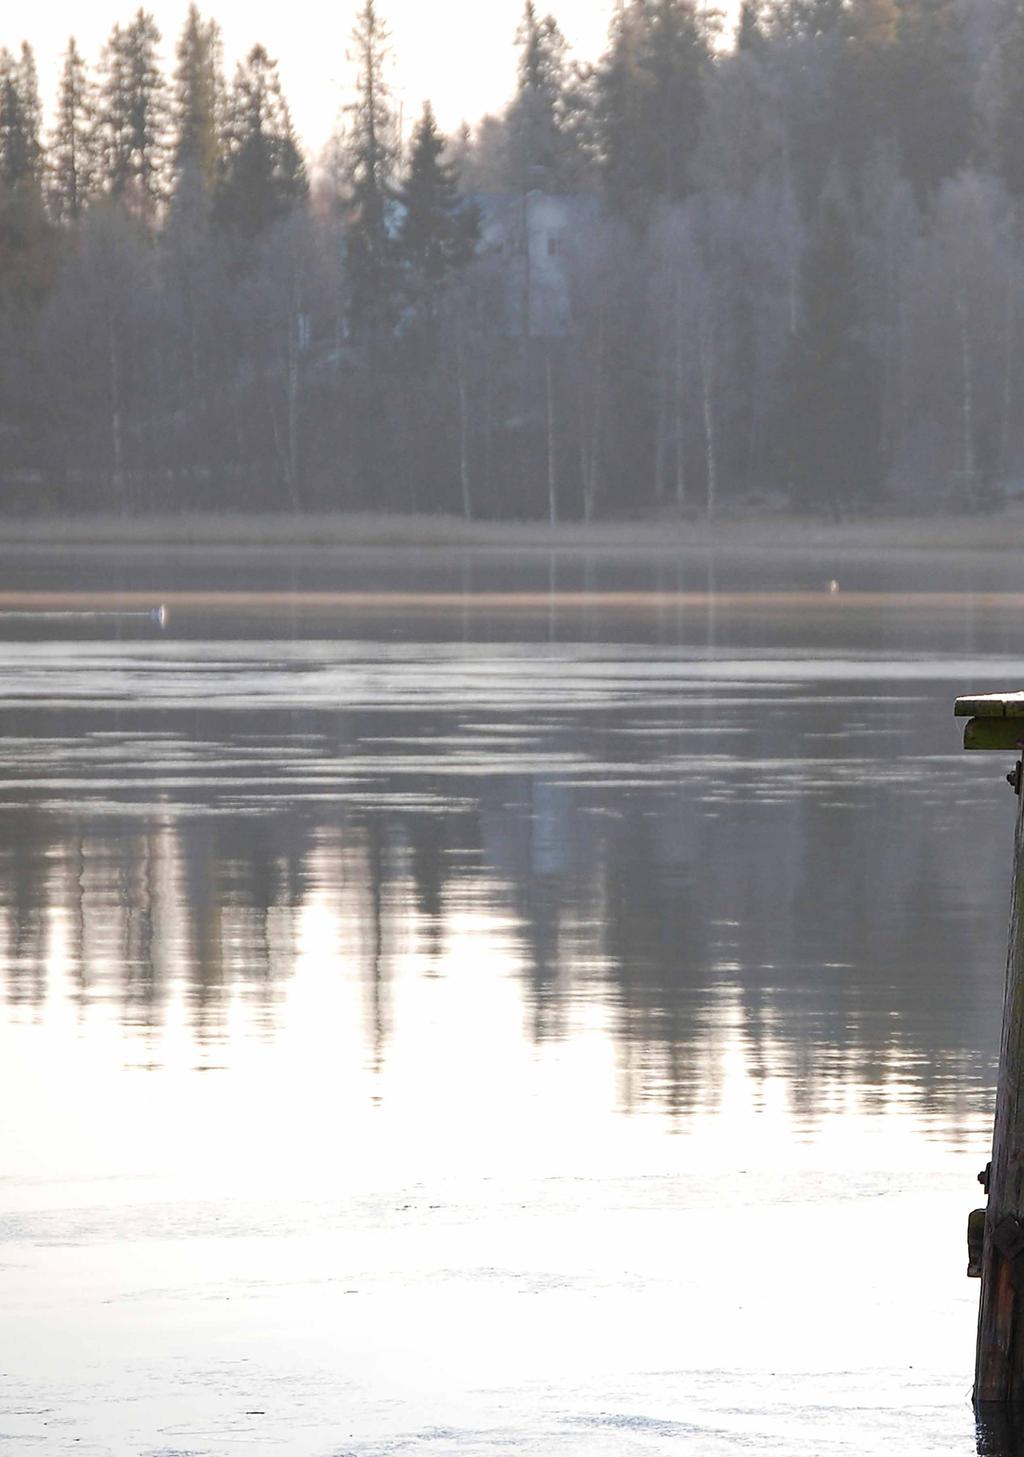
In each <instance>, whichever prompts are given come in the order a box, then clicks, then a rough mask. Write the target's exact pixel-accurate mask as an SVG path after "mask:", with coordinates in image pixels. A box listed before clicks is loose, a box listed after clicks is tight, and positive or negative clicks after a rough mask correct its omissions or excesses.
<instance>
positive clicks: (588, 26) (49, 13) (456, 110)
mask: <svg viewBox="0 0 1024 1457" xmlns="http://www.w3.org/2000/svg"><path fill="white" fill-rule="evenodd" d="M146 8H147V9H149V10H150V11H151V12H152V13H153V14H154V15H155V16H156V20H157V23H158V25H159V26H160V29H161V31H162V32H163V36H164V51H165V58H166V59H167V61H168V69H170V66H171V64H172V61H173V53H174V46H175V43H176V40H177V37H178V35H179V33H180V31H181V27H182V24H183V21H184V18H185V13H186V10H187V3H186V0H151V3H150V4H149V5H148V6H147V7H146ZM357 8H358V7H357V4H356V3H355V0H349V3H347V4H342V5H336V6H325V5H324V4H323V3H322V0H288V3H287V4H281V3H280V0H211V3H209V4H203V5H201V9H202V11H203V13H204V15H212V16H215V17H216V18H217V20H219V21H220V24H221V28H222V30H223V32H224V42H225V49H226V52H227V59H228V65H229V70H233V69H234V65H235V62H236V61H237V60H238V59H239V57H240V56H242V55H243V54H244V53H245V52H246V51H247V50H248V49H249V47H250V46H251V45H253V44H254V43H255V42H256V41H260V42H261V43H262V44H263V45H265V46H266V47H267V49H268V51H269V52H270V54H271V55H272V56H274V57H275V58H276V59H277V60H278V61H279V63H280V68H281V76H282V80H283V83H284V88H285V94H286V96H287V97H288V101H289V103H290V105H291V110H292V116H293V119H294V121H295V125H296V127H297V129H298V131H299V133H300V135H301V136H302V138H303V140H304V141H305V143H306V146H307V148H308V149H309V151H310V153H311V154H312V155H313V156H314V157H315V156H316V155H317V154H318V153H319V152H320V150H321V148H322V147H323V145H324V143H325V142H326V140H327V138H328V137H329V136H330V134H331V132H332V130H333V128H334V124H335V121H336V118H337V115H338V111H339V108H340V106H341V105H342V104H343V102H344V100H345V99H346V93H347V89H348V87H349V85H350V77H351V71H352V68H351V66H350V65H349V63H348V61H347V59H346V50H347V48H348V38H349V35H350V32H351V29H352V23H353V18H354V16H355V13H356V10H357ZM381 8H382V14H383V15H384V17H385V19H386V21H387V23H388V25H389V26H390V29H391V32H392V36H393V42H394V72H393V77H394V82H395V89H396V92H397V95H398V97H399V99H400V101H401V102H402V105H403V109H404V112H405V115H406V116H415V115H416V114H417V113H418V112H419V110H420V107H421V105H422V103H423V101H424V100H425V99H427V98H429V99H430V100H431V101H433V103H434V109H435V111H436V112H437V114H438V116H439V118H440V119H441V122H442V125H443V126H445V127H446V128H447V129H448V130H453V129H454V128H455V127H457V126H458V125H459V123H460V121H461V120H462V119H463V118H465V119H467V120H469V121H475V120H476V119H478V118H479V117H480V116H482V115H483V114H484V113H485V112H487V111H494V110H497V109H498V108H500V106H501V105H502V104H503V102H504V101H505V100H506V99H507V98H508V96H509V95H510V94H511V90H512V86H513V83H514V75H515V69H514V68H515V51H514V46H513V42H514V38H515V33H516V27H517V25H518V22H519V17H520V14H521V12H522V8H523V7H522V0H485V3H481V0H384V4H383V5H382V7H381ZM134 9H135V7H134V6H133V5H132V3H131V0H120V3H119V0H85V3H83V0H46V3H45V4H44V5H42V6H40V7H39V8H38V9H32V8H30V9H29V10H27V11H24V12H21V11H18V10H8V13H7V19H6V25H5V28H4V32H3V34H2V35H0V43H2V44H5V45H7V46H9V47H11V48H12V49H13V48H14V47H16V46H19V45H20V44H21V41H22V40H27V41H29V42H30V43H31V44H32V46H33V47H34V48H35V51H36V57H37V60H38V64H39V72H40V79H41V82H42V86H43V91H44V96H45V98H46V99H47V101H49V100H50V98H51V97H52V95H53V93H54V90H55V86H56V76H57V74H58V70H59V64H60V56H61V53H62V52H63V50H64V48H65V46H66V44H67V38H68V36H69V35H72V34H73V35H74V36H75V38H76V39H77V41H78V45H79V49H80V50H81V51H82V52H83V54H84V55H85V56H86V58H87V59H88V60H89V61H90V63H92V62H95V60H96V59H97V58H98V56H99V52H100V49H101V47H102V45H103V42H104V40H105V39H106V37H107V35H108V34H109V33H110V30H111V28H112V27H113V25H114V23H115V22H116V21H120V22H121V23H124V22H125V21H126V20H127V19H129V18H130V16H131V15H132V14H133V13H134ZM613 9H614V0H560V3H558V4H557V5H555V6H553V10H554V13H555V14H556V16H557V18H558V21H559V23H560V25H561V26H562V29H563V30H564V32H565V34H566V37H567V38H568V40H569V42H570V45H571V46H572V51H573V55H574V56H575V57H577V58H578V59H581V60H590V59H594V58H595V57H596V56H598V55H599V54H600V53H601V51H602V49H603V47H604V42H605V38H606V36H607V33H608V22H609V18H610V16H611V13H612V11H613Z"/></svg>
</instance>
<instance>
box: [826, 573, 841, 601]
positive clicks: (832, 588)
mask: <svg viewBox="0 0 1024 1457" xmlns="http://www.w3.org/2000/svg"><path fill="white" fill-rule="evenodd" d="M828 590H829V591H830V592H831V593H832V595H833V597H834V596H835V594H836V593H837V592H838V591H839V583H838V582H837V581H836V579H835V577H833V578H832V580H831V582H829V584H828Z"/></svg>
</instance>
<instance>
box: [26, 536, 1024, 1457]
mask: <svg viewBox="0 0 1024 1457" xmlns="http://www.w3.org/2000/svg"><path fill="white" fill-rule="evenodd" d="M3 566H4V571H3V580H2V587H3V592H2V593H0V596H2V601H0V609H2V610H0V709H2V715H0V771H2V772H0V1098H2V1101H3V1107H4V1118H3V1120H2V1127H0V1374H2V1383H0V1449H3V1450H5V1451H6V1450H9V1451H11V1452H12V1453H17V1454H22V1453H29V1452H35V1451H40V1452H45V1453H61V1454H63V1453H66V1452H67V1453H70V1452H76V1453H89V1454H104V1457H106V1454H115V1457H139V1454H145V1457H185V1454H189V1457H198V1454H217V1457H221V1454H229V1453H230V1454H235V1453H238V1452H240V1451H246V1450H248V1451H258V1452H260V1453H263V1452H277V1451H280V1452H283V1453H295V1454H300V1457H307V1454H308V1457H384V1454H391V1453H417V1454H418V1453H423V1454H435V1453H436V1454H445V1453H453V1454H466V1457H478V1454H496V1453H504V1452H509V1451H515V1452H521V1453H524V1454H533V1457H552V1454H555V1457H557V1454H563V1453H565V1454H572V1457H577V1454H579V1457H583V1454H586V1457H592V1454H605V1453H607V1454H609V1457H620V1454H630V1453H634V1452H635V1453H655V1454H662V1453H664V1454H669V1453H671V1454H676V1453H680V1452H684V1451H685V1452H686V1453H688V1454H689V1453H694V1454H701V1457H702V1454H705V1453H706V1454H709V1457H715V1454H719V1453H733V1452H742V1451H763V1452H766V1453H771V1452H776V1453H781V1454H786V1457H800V1454H804V1453H806V1454H808V1457H809V1454H812V1453H813V1454H815V1457H819V1454H822V1453H830V1454H831V1453H835V1454H840V1453H843V1454H845V1453H849V1454H854V1453H856V1454H858V1457H869V1454H873V1453H880V1452H883V1451H884V1452H886V1453H893V1452H898V1453H901V1454H902V1453H913V1454H924V1453H940V1452H941V1453H962V1454H969V1453H974V1452H976V1451H977V1446H976V1440H975V1433H974V1426H973V1419H972V1414H971V1409H970V1387H971V1381H972V1375H973V1340H974V1322H975V1314H976V1302H977V1283H976V1282H974V1281H968V1280H967V1279H966V1277H965V1273H964V1272H965V1267H966V1240H965V1229H966V1219H967V1214H968V1211H969V1210H970V1209H971V1208H972V1207H973V1206H975V1205H976V1204H980V1203H981V1194H980V1190H979V1189H978V1187H977V1185H976V1183H975V1175H976V1174H977V1171H978V1170H979V1169H980V1168H981V1167H982V1166H983V1164H984V1163H985V1161H986V1158H987V1156H988V1146H989V1142H990V1118H991V1107H992V1101H993V1083H994V1070H995V1057H996V1050H997V1036H998V1021H999V1012H1000V1001H1001V993H1002V976H1003V963H1004V958H1005V935H1006V916H1007V907H1008V889H1009V867H1010V853H1011V842H1012V830H1013V818H1014V808H1015V803H1014V800H1013V797H1012V795H1011V793H1010V791H1009V789H1008V788H1007V786H1006V784H1005V782H1004V775H1005V773H1006V771H1007V769H1009V768H1010V767H1011V765H1010V763H1009V762H1007V759H1006V756H1001V755H989V754H982V755H976V756H968V755H965V754H964V753H963V752H962V750H961V748H960V737H959V733H958V729H957V726H956V725H955V724H954V721H953V719H952V706H953V700H954V698H955V697H956V696H957V695H958V694H960V693H965V692H968V691H971V690H975V689H982V690H996V689H1003V688H1006V689H1009V688H1016V687H1018V686H1020V683H1021V653H1020V647H1021V641H1022V638H1024V595H1020V596H1017V595H1015V594H1017V593H1018V592H1021V593H1022V594H1024V567H1021V565H1020V564H1018V563H1017V562H1016V561H1014V560H1012V559H1005V560H1004V559H1003V558H1002V557H996V558H994V559H984V558H981V557H972V556H969V555H963V556H954V555H948V556H944V557H935V558H928V557H926V556H895V555H893V556H889V557H884V556H883V557H877V556H876V557H874V558H872V557H868V556H864V557H857V556H844V557H836V556H835V555H834V554H833V555H830V556H829V555H826V556H822V557H819V556H817V555H816V554H814V553H812V552H808V553H804V554H803V555H801V556H793V557H785V556H782V555H779V554H777V553H776V554H762V555H758V554H748V555H736V556H731V557H730V556H722V555H720V556H717V557H712V556H704V555H694V556H693V557H692V558H691V557H684V558H683V559H682V560H676V559H670V558H669V557H667V556H666V557H665V558H654V559H651V558H642V557H636V558H608V559H601V558H592V557H582V556H580V557H562V558H551V559H548V558H543V559H531V560H528V561H526V562H523V561H521V560H517V558H516V557H515V555H514V554H499V553H493V554H490V555H489V554H487V553H476V554H463V555H446V554H444V553H439V552H416V553H412V552H410V553H402V552H391V553H377V554H375V555H372V556H364V557H362V558H355V557H347V556H346V555H345V554H344V553H329V552H324V553H318V552H302V551H294V552H268V553H248V554H245V555H242V556H228V555H222V554H218V553H198V554H195V555H193V556H192V557H191V558H188V559H181V558H178V559H173V560H168V559H166V558H164V557H161V556H159V555H158V554H155V553H151V554H145V553H142V554H140V553H134V554H122V555H120V556H113V555H105V554H103V553H78V554H75V555H71V556H69V555H67V554H63V555H60V556H56V555H52V556H51V555H48V554H46V553H36V554H29V555H25V554H21V555H19V556H18V557H17V558H14V557H11V558H10V559H9V560H7V561H5V562H4V563H3ZM832 578H836V579H837V580H838V582H839V585H840V590H839V591H838V592H837V593H829V591H828V590H827V588H828V582H829V580H830V579H832ZM58 591H59V592H62V593H67V592H70V593H76V594H78V595H77V596H76V597H74V599H73V600H72V599H65V598H63V597H61V598H57V597H55V596H53V595H52V594H54V593H55V592H58ZM398 591H401V592H404V593H407V594H410V593H423V594H427V595H425V596H423V597H421V598H417V597H414V596H406V597H403V598H402V599H401V600H397V601H396V600H395V598H394V597H393V596H390V595H389V594H392V593H394V592H398ZM26 593H27V594H30V595H23V594H26ZM111 593H124V594H129V595H128V596H124V597H117V598H113V597H111V596H110V594H111ZM31 594H36V595H31ZM130 594H134V595H130ZM431 594H432V600H431ZM158 602H166V603H167V604H168V610H169V616H168V621H167V624H166V626H165V627H164V628H163V630H161V629H160V628H159V627H158V626H157V625H156V624H155V623H153V622H152V621H150V620H148V619H147V618H146V617H145V616H144V615H142V616H137V617H111V616H96V617H93V618H91V619H86V618H82V617H72V616H59V615H58V616H48V617H35V616H31V615H23V614H26V613H28V614H31V613H36V612H42V611H45V612H53V611H54V610H55V609H60V610H61V611H67V610H69V608H73V609H74V610H76V611H86V610H89V611H96V612H109V611H111V610H112V609H113V608H117V607H124V606H125V605H128V606H129V607H131V608H132V610H135V611H142V610H143V609H144V608H145V607H146V606H147V605H153V604H156V603H158Z"/></svg>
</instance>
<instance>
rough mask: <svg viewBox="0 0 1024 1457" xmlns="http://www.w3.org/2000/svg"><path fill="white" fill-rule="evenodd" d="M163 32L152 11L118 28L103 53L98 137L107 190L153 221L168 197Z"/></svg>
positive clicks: (139, 12)
mask: <svg viewBox="0 0 1024 1457" xmlns="http://www.w3.org/2000/svg"><path fill="white" fill-rule="evenodd" d="M159 45H160V32H159V30H158V29H157V25H156V21H155V20H154V19H153V17H152V15H150V14H149V13H148V12H147V11H145V10H143V9H141V8H140V9H139V10H138V11H136V13H135V16H134V17H133V19H132V21H131V23H130V24H129V25H128V26H127V27H125V28H124V29H122V28H121V26H119V25H115V26H114V29H113V31H112V32H111V36H110V39H109V41H108V42H107V45H106V48H105V50H104V53H103V61H102V68H101V69H102V77H101V84H100V93H99V105H98V109H97V138H98V152H99V156H100V164H101V167H102V170H103V185H104V187H105V189H106V191H107V192H108V193H109V194H110V196H111V197H115V198H118V199H119V200H121V201H123V202H125V203H127V204H128V206H129V207H131V209H132V210H133V211H135V212H137V213H138V214H139V215H140V216H141V217H143V218H144V219H146V220H147V221H152V220H153V218H154V217H155V215H156V212H157V209H158V207H159V204H160V201H161V199H162V197H163V194H164V168H165V161H166V149H167V88H166V83H165V81H164V78H163V75H162V74H161V71H160V65H159V60H158V55H157V52H158V47H159Z"/></svg>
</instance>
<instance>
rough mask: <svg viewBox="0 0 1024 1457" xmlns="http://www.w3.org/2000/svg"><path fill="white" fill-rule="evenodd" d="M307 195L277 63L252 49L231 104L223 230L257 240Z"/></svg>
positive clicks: (218, 212)
mask: <svg viewBox="0 0 1024 1457" xmlns="http://www.w3.org/2000/svg"><path fill="white" fill-rule="evenodd" d="M308 191H309V184H308V181H307V178H306V167H305V163H304V162H303V160H302V153H301V152H300V150H299V145H298V142H297V141H296V139H295V133H294V130H293V129H292V121H291V115H290V113H289V111H288V105H287V103H286V101H285V99H284V96H283V95H282V92H281V82H280V78H279V77H278V73H277V62H276V61H273V60H271V58H270V56H268V54H267V52H266V50H265V49H264V48H263V46H260V45H257V46H253V48H252V50H251V51H250V52H249V54H248V56H247V57H246V59H245V61H244V62H241V63H240V64H239V66H238V69H237V70H236V72H235V80H234V85H233V86H232V88H231V95H230V98H229V100H228V125H227V151H226V155H225V159H224V167H223V176H222V181H221V184H220V187H219V188H218V192H217V197H216V200H215V207H214V216H215V218H216V220H217V221H218V223H220V224H221V226H223V227H226V228H228V229H229V230H231V231H233V232H235V233H236V234H237V235H238V236H240V237H242V238H250V239H251V238H255V237H257V236H258V235H259V234H260V233H262V232H264V231H265V230H266V229H267V228H269V227H270V226H271V225H272V224H273V223H276V222H279V221H280V220H281V219H282V218H285V217H287V216H288V214H289V213H290V212H291V211H292V209H293V208H295V207H296V206H297V205H298V204H299V203H301V202H302V201H304V200H305V198H306V196H307V194H308Z"/></svg>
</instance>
